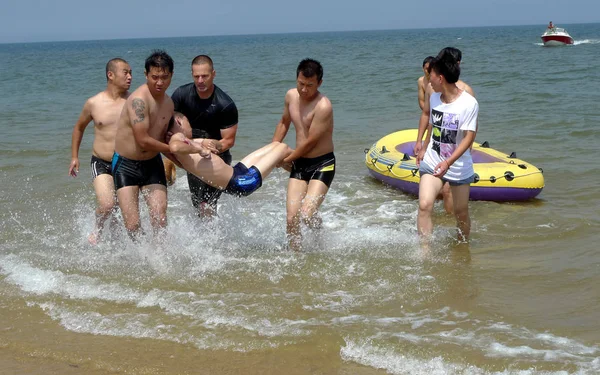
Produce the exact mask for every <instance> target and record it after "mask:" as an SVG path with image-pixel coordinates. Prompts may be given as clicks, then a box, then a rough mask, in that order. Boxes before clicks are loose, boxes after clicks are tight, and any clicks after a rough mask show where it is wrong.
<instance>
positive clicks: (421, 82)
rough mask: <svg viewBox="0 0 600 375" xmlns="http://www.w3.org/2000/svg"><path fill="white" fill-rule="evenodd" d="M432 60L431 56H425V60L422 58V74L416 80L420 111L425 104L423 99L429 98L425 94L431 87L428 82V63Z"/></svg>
mask: <svg viewBox="0 0 600 375" xmlns="http://www.w3.org/2000/svg"><path fill="white" fill-rule="evenodd" d="M432 60H433V56H427V57H426V58H425V60H423V75H422V76H421V77H419V79H418V80H417V86H418V90H419V107H420V108H421V111H422V110H423V106H424V105H425V100H429V97H428V95H427V90H428V89H430V87H431V85H430V84H429V63H430V62H431V61H432Z"/></svg>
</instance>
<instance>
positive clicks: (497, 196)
mask: <svg viewBox="0 0 600 375" xmlns="http://www.w3.org/2000/svg"><path fill="white" fill-rule="evenodd" d="M416 138H417V129H410V130H401V131H398V132H395V133H392V134H389V135H387V136H385V137H383V138H381V139H380V140H379V141H378V142H377V143H375V144H374V145H373V146H372V147H371V148H370V149H366V150H365V153H366V157H365V164H366V165H367V168H368V169H369V173H370V174H371V175H372V176H373V177H375V178H376V179H378V180H380V181H382V182H384V183H386V184H388V185H391V186H393V187H395V188H398V189H400V190H402V191H404V192H406V193H409V194H414V195H418V194H419V180H420V178H419V169H418V167H417V165H416V163H415V161H416V160H415V157H414V156H412V155H413V149H414V145H415V139H416ZM471 155H472V157H473V166H474V168H475V182H473V183H472V184H471V194H470V199H471V200H483V201H496V202H507V201H524V200H528V199H532V198H534V197H536V196H537V195H538V194H539V193H540V192H541V191H542V189H543V188H544V176H543V174H542V172H543V171H542V169H540V168H537V167H536V166H534V165H532V164H530V163H528V162H526V161H524V160H521V159H518V158H517V156H516V154H515V153H514V152H513V153H512V154H510V155H506V154H505V153H502V152H500V151H497V150H494V149H492V148H490V147H489V145H488V143H487V142H484V143H483V144H479V143H473V149H472V150H471Z"/></svg>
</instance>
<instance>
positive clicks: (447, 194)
mask: <svg viewBox="0 0 600 375" xmlns="http://www.w3.org/2000/svg"><path fill="white" fill-rule="evenodd" d="M445 52H448V53H449V54H450V55H451V56H453V57H454V58H455V59H456V61H457V62H458V65H459V66H460V61H461V60H462V52H461V51H460V50H459V49H458V48H454V47H446V48H444V49H442V50H441V51H440V53H439V54H438V56H440V55H442V54H443V53H445ZM425 60H427V58H426V59H425ZM430 62H431V61H430ZM423 69H425V61H423ZM427 69H428V70H429V65H427ZM456 86H457V87H458V88H459V89H460V90H464V91H466V92H467V93H469V94H470V95H471V96H473V97H475V93H474V92H473V89H472V88H471V86H469V85H467V84H466V83H465V82H463V81H462V80H460V79H459V80H458V81H457V82H456ZM434 92H435V91H434V89H433V87H432V86H431V83H429V82H428V83H427V86H426V89H425V98H424V99H425V100H424V101H423V105H422V106H421V118H420V119H419V133H418V134H417V141H416V142H415V147H414V150H413V152H414V154H415V156H416V155H419V151H421V149H422V147H423V136H424V135H425V131H426V130H427V125H428V123H429V98H430V97H431V94H432V93H434ZM420 95H421V93H420V92H419V105H420V104H421V96H420ZM442 200H443V202H444V209H445V210H446V212H447V213H449V214H453V213H454V203H453V200H452V191H451V190H450V184H449V183H447V182H446V183H444V186H443V188H442Z"/></svg>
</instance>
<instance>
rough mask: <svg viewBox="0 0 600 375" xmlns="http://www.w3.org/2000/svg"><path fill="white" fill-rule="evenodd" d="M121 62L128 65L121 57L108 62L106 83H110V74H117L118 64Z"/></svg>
mask: <svg viewBox="0 0 600 375" xmlns="http://www.w3.org/2000/svg"><path fill="white" fill-rule="evenodd" d="M120 62H122V63H125V64H128V62H127V61H125V60H123V59H122V58H120V57H115V58H114V59H110V60H108V62H107V63H106V81H108V72H113V73H116V71H115V70H116V69H117V64H118V63H120Z"/></svg>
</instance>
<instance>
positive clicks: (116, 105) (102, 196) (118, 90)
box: [69, 58, 131, 244]
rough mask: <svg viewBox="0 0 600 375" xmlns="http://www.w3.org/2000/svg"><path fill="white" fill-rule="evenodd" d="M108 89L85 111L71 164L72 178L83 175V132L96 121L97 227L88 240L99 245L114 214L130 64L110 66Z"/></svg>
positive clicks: (77, 129)
mask: <svg viewBox="0 0 600 375" xmlns="http://www.w3.org/2000/svg"><path fill="white" fill-rule="evenodd" d="M106 81H107V83H106V89H105V90H104V91H102V92H100V93H98V94H96V95H94V96H92V97H91V98H89V99H88V100H87V101H86V102H85V104H84V106H83V109H82V110H81V114H80V115H79V119H78V120H77V122H76V123H75V126H74V127H73V134H72V136H71V164H70V165H69V175H70V176H73V177H77V173H79V147H80V146H81V139H82V138H83V132H84V131H85V128H86V127H87V126H88V124H89V123H90V122H91V121H94V143H93V145H92V162H91V166H92V181H93V184H94V191H95V192H96V201H97V206H96V225H95V228H94V230H93V231H92V233H90V235H89V236H88V240H89V242H90V243H92V244H96V243H97V242H98V240H99V238H100V236H101V234H102V230H103V229H104V223H105V222H106V219H107V218H108V217H109V216H110V215H111V214H113V213H114V207H115V204H116V202H115V185H114V183H113V177H112V167H111V162H110V160H111V159H112V155H113V152H114V150H115V134H116V133H117V122H118V119H119V116H120V115H121V110H122V109H123V105H124V104H125V101H126V100H127V97H128V96H129V92H128V90H129V87H130V86H131V67H130V66H129V64H128V63H127V61H125V60H123V59H120V58H114V59H112V60H110V61H109V62H108V63H107V64H106Z"/></svg>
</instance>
